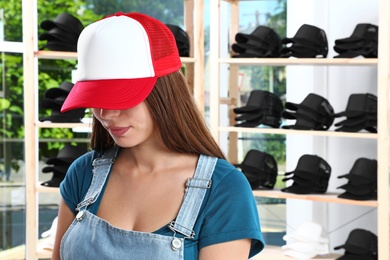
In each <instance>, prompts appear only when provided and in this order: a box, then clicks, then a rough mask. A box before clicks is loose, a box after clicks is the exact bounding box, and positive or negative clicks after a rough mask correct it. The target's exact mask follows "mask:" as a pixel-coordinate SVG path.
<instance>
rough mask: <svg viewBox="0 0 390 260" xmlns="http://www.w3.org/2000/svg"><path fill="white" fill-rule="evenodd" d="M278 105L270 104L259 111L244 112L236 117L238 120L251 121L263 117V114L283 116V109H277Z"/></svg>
mask: <svg viewBox="0 0 390 260" xmlns="http://www.w3.org/2000/svg"><path fill="white" fill-rule="evenodd" d="M276 107H277V105H273V104H269V106H267V107H264V108H262V109H261V110H260V111H258V112H249V113H243V114H240V115H239V116H237V117H235V118H234V120H236V121H251V120H257V119H261V118H262V117H263V116H272V117H277V118H280V117H281V111H280V110H279V109H276Z"/></svg>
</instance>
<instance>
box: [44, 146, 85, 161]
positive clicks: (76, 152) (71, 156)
mask: <svg viewBox="0 0 390 260" xmlns="http://www.w3.org/2000/svg"><path fill="white" fill-rule="evenodd" d="M87 151H88V150H87V148H86V146H85V145H76V146H74V145H71V144H65V146H64V147H63V148H62V149H61V150H60V151H59V152H58V153H57V156H56V157H52V158H49V159H48V160H47V161H46V163H47V164H54V165H57V164H64V163H68V164H70V163H72V162H73V161H74V160H75V159H77V158H78V157H80V156H81V155H83V154H85V153H86V152H87Z"/></svg>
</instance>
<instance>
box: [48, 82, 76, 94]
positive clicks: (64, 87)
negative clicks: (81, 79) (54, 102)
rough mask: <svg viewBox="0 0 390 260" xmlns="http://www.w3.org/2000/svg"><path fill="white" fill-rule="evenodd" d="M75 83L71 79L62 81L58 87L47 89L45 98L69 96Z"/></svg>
mask: <svg viewBox="0 0 390 260" xmlns="http://www.w3.org/2000/svg"><path fill="white" fill-rule="evenodd" d="M73 86H74V84H73V83H72V82H69V81H64V82H62V83H61V84H60V85H59V86H58V87H56V88H49V89H48V90H46V91H45V93H44V97H45V98H57V97H64V96H65V97H66V96H68V94H69V92H70V91H71V90H72V88H73Z"/></svg>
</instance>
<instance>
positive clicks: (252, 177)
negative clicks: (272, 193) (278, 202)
mask: <svg viewBox="0 0 390 260" xmlns="http://www.w3.org/2000/svg"><path fill="white" fill-rule="evenodd" d="M234 166H236V167H238V168H240V169H241V171H242V172H243V173H244V175H245V177H246V178H247V179H248V181H249V183H250V185H251V187H252V189H263V190H264V189H273V188H274V186H275V183H276V177H277V175H278V165H277V164H276V161H275V159H274V157H273V156H272V155H271V154H268V153H265V152H261V151H258V150H250V151H248V152H247V154H246V155H245V158H244V160H243V161H242V163H240V164H235V165H234Z"/></svg>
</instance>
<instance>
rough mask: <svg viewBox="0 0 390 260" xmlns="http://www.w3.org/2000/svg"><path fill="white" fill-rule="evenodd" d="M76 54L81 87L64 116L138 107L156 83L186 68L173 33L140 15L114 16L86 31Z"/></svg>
mask: <svg viewBox="0 0 390 260" xmlns="http://www.w3.org/2000/svg"><path fill="white" fill-rule="evenodd" d="M77 52H78V68H77V82H76V83H75V85H74V86H73V88H72V90H71V91H70V93H69V94H68V96H67V98H66V100H65V102H64V104H63V105H62V108H61V112H66V111H68V110H71V109H76V108H104V109H126V108H131V107H134V106H136V105H138V104H139V103H141V102H142V101H143V100H144V99H145V98H146V97H147V96H148V95H149V93H150V92H151V91H152V89H153V87H154V85H155V83H156V80H157V78H159V77H161V76H165V75H167V74H170V73H172V72H175V71H178V70H179V69H180V68H181V65H182V64H181V60H180V56H179V52H178V49H177V45H176V41H175V37H174V36H173V34H172V32H171V31H170V29H169V28H168V27H167V26H166V25H165V24H163V23H162V22H160V21H159V20H157V19H155V18H152V17H150V16H147V15H144V14H141V13H135V12H131V13H116V14H113V15H109V16H106V17H105V18H103V19H101V20H99V21H97V22H94V23H92V24H90V25H89V26H87V27H86V28H85V29H84V30H83V31H82V32H81V34H80V37H79V40H78V45H77Z"/></svg>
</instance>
